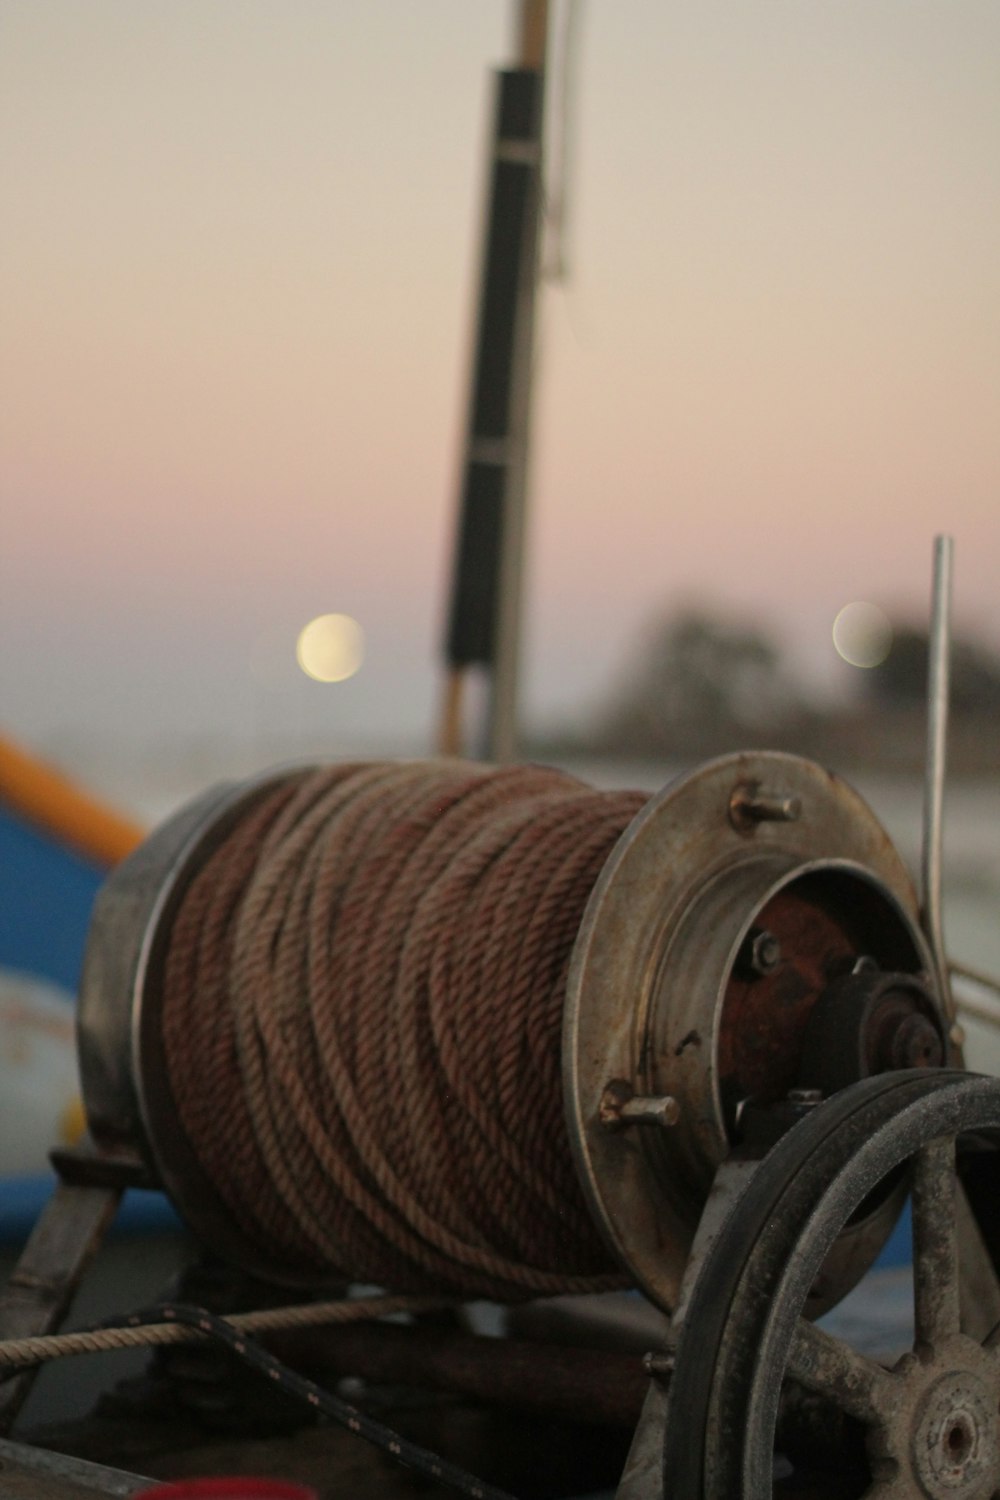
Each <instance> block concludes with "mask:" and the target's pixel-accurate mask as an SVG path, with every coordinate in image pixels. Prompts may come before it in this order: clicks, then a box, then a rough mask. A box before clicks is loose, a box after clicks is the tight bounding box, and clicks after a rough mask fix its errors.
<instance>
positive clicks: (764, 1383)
mask: <svg viewBox="0 0 1000 1500" xmlns="http://www.w3.org/2000/svg"><path fill="white" fill-rule="evenodd" d="M998 1142H1000V1082H998V1081H997V1080H994V1079H988V1078H980V1077H976V1076H973V1075H969V1074H959V1073H936V1074H934V1075H930V1076H929V1075H928V1074H927V1073H923V1074H915V1073H898V1074H892V1075H887V1076H885V1077H881V1078H874V1079H868V1080H865V1081H864V1082H863V1083H860V1084H856V1085H854V1086H853V1087H851V1088H849V1089H845V1090H844V1091H843V1092H842V1093H841V1094H839V1095H837V1096H835V1097H834V1098H833V1099H832V1100H830V1101H829V1102H828V1103H827V1104H825V1105H823V1106H820V1107H819V1108H817V1109H816V1110H815V1111H813V1113H812V1114H811V1115H809V1116H808V1117H807V1118H806V1119H804V1120H803V1121H802V1122H801V1123H800V1124H798V1125H796V1126H795V1127H794V1128H793V1129H792V1130H791V1131H789V1133H788V1134H787V1135H786V1136H785V1137H784V1139H783V1140H782V1141H781V1142H780V1143H779V1144H778V1145H777V1146H776V1147H775V1148H774V1149H773V1150H772V1151H771V1152H770V1153H769V1155H768V1156H767V1157H766V1158H765V1160H764V1161H763V1162H762V1163H761V1165H760V1167H759V1168H758V1169H757V1171H756V1173H755V1174H754V1176H753V1178H752V1179H751V1181H750V1182H749V1184H748V1186H747V1188H746V1190H745V1192H744V1193H743V1195H742V1196H741V1198H740V1200H739V1201H738V1203H737V1205H736V1207H735V1209H734V1211H733V1212H732V1213H731V1215H730V1217H729V1219H728V1220H727V1222H726V1224H725V1225H724V1227H723V1229H722V1230H721V1232H720V1234H719V1236H718V1238H717V1240H716V1241H715V1243H714V1245H713V1246H712V1247H711V1248H710V1250H709V1251H708V1253H707V1255H706V1258H705V1262H704V1264H703V1266H702V1268H701V1270H700V1272H699V1275H698V1279H697V1281H696V1283H695V1286H694V1289H693V1292H692V1296H691V1300H690V1303H689V1306H688V1308H687V1310H686V1313H685V1316H684V1319H683V1327H682V1330H681V1333H680V1337H679V1343H678V1348H677V1356H676V1367H675V1371H674V1376H673V1379H672V1381H671V1391H670V1400H669V1403H668V1410H667V1416H666V1423H665V1451H664V1474H665V1476H669V1478H667V1479H666V1480H665V1493H666V1495H667V1496H669V1497H671V1500H737V1497H740V1500H770V1497H771V1496H772V1494H775V1495H777V1494H781V1493H783V1492H784V1491H783V1488H782V1485H783V1481H782V1480H781V1479H780V1478H778V1479H776V1478H775V1475H777V1474H780V1473H781V1472H782V1469H783V1468H788V1467H790V1466H788V1465H787V1464H785V1463H784V1462H783V1461H780V1462H778V1463H777V1464H776V1452H777V1450H778V1449H780V1448H781V1447H783V1446H785V1445H784V1443H783V1439H782V1425H781V1424H782V1421H783V1420H784V1418H785V1417H786V1416H787V1415H788V1414H789V1413H790V1414H791V1417H792V1419H793V1420H794V1419H795V1417H796V1415H798V1416H799V1417H801V1413H802V1411H803V1409H806V1410H808V1411H810V1416H811V1420H812V1422H813V1428H814V1431H813V1438H815V1429H816V1426H817V1424H818V1426H819V1427H820V1428H821V1429H824V1430H825V1438H826V1441H825V1442H823V1441H820V1442H819V1443H816V1442H815V1441H813V1442H812V1453H813V1457H814V1459H815V1458H816V1456H817V1454H820V1455H822V1454H823V1453H824V1451H825V1462H826V1463H827V1464H828V1466H829V1467H830V1471H831V1472H828V1473H827V1475H826V1476H825V1478H826V1480H830V1479H831V1478H836V1493H837V1494H838V1495H839V1496H840V1497H841V1500H860V1497H862V1496H864V1497H865V1500H910V1497H926V1500H992V1497H993V1496H994V1495H995V1494H997V1493H1000V1416H998V1410H1000V1333H995V1332H993V1331H991V1329H992V1327H993V1325H994V1324H996V1323H997V1321H998V1320H1000V1286H998V1283H997V1277H996V1273H995V1270H994V1268H993V1264H992V1260H991V1258H990V1257H989V1255H988V1254H987V1253H986V1252H985V1247H984V1246H983V1243H982V1240H981V1237H980V1235H979V1231H978V1228H977V1225H976V1222H975V1217H974V1216H975V1210H976V1206H977V1202H976V1195H984V1194H985V1195H987V1196H989V1195H994V1196H995V1194H996V1190H997V1188H998V1187H1000V1154H998V1153H997V1143H998ZM967 1148H968V1149H974V1152H975V1161H976V1171H975V1173H973V1174H972V1176H971V1178H970V1182H974V1184H975V1185H974V1187H973V1188H971V1189H970V1190H971V1191H972V1192H973V1194H974V1197H973V1201H972V1204H971V1207H972V1211H973V1212H972V1214H971V1215H970V1214H968V1213H967V1212H966V1207H967V1205H966V1203H965V1198H964V1191H965V1190H964V1188H963V1186H962V1182H961V1180H960V1173H961V1162H962V1159H963V1153H964V1151H965V1150H966V1149H967ZM901 1173H906V1174H907V1176H908V1179H909V1182H910V1190H911V1197H912V1207H913V1278H914V1329H915V1335H914V1341H913V1348H912V1350H910V1351H909V1352H907V1353H906V1354H904V1355H903V1357H902V1358H901V1359H899V1360H898V1361H897V1362H896V1363H895V1364H894V1365H893V1366H892V1367H891V1368H888V1367H886V1366H885V1365H883V1364H880V1363H879V1362H877V1361H876V1360H874V1359H872V1358H870V1357H869V1356H868V1355H866V1354H863V1353H861V1352H859V1351H858V1350H856V1349H854V1348H853V1347H851V1345H850V1344H848V1343H847V1342H845V1341H844V1340H842V1339H840V1338H837V1337H834V1336H832V1335H831V1334H830V1333H828V1332H826V1331H825V1330H824V1329H823V1328H821V1327H818V1326H816V1325H815V1324H813V1323H811V1322H809V1321H808V1320H807V1319H806V1318H805V1317H803V1316H802V1313H803V1309H804V1307H805V1306H806V1303H807V1298H808V1295H809V1292H810V1289H811V1288H812V1287H813V1285H814V1283H815V1280H816V1278H817V1277H818V1276H820V1275H821V1273H822V1266H823V1261H824V1259H825V1257H826V1255H827V1253H828V1251H829V1250H830V1248H831V1246H832V1245H833V1244H834V1242H835V1240H836V1238H837V1236H838V1234H839V1233H840V1231H841V1230H842V1228H843V1226H844V1225H845V1224H846V1223H848V1222H849V1221H850V1219H851V1218H852V1216H854V1215H856V1214H858V1213H859V1212H860V1211H863V1210H864V1208H865V1205H866V1204H868V1203H870V1201H871V1200H872V1198H873V1195H878V1194H879V1193H880V1192H885V1191H886V1190H887V1187H888V1185H890V1184H895V1183H897V1182H898V1180H899V1177H900V1174H901ZM973 1262H975V1263H976V1264H975V1267H974V1269H975V1271H976V1274H977V1276H978V1278H979V1279H978V1282H977V1286H976V1294H975V1301H974V1302H973V1300H972V1298H971V1297H969V1296H968V1295H965V1292H964V1288H965V1285H966V1273H967V1272H968V1271H969V1270H970V1269H971V1268H972V1263H973ZM776 1433H777V1434H778V1437H777V1439H776ZM776 1443H777V1447H776ZM822 1461H824V1460H823V1459H821V1462H822ZM808 1483H809V1480H808V1479H807V1478H806V1476H804V1475H803V1474H802V1473H798V1474H795V1475H792V1476H791V1477H790V1478H789V1480H788V1486H789V1487H788V1489H787V1492H788V1493H795V1494H796V1495H799V1494H806V1493H809V1489H808ZM823 1485H824V1476H823V1475H822V1474H821V1475H819V1477H818V1482H817V1489H818V1491H820V1492H822V1493H824V1494H825V1493H828V1492H831V1491H829V1490H828V1489H824V1488H823Z"/></svg>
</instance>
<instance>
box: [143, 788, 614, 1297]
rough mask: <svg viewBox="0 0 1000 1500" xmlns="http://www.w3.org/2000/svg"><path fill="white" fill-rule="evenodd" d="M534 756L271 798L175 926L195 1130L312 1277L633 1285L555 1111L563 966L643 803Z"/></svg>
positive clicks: (206, 1160)
mask: <svg viewBox="0 0 1000 1500" xmlns="http://www.w3.org/2000/svg"><path fill="white" fill-rule="evenodd" d="M642 801H643V798H642V796H641V795H640V794H639V793H602V792H596V791H594V790H592V789H591V788H589V787H586V786H584V785H583V784H582V783H580V782H579V781H577V780H575V779H574V778H572V777H569V776H566V775H563V774H562V773H559V772H556V771H551V770H545V769H541V768H536V767H506V768H503V769H498V770H497V769H494V770H483V769H482V768H481V767H475V766H469V765H464V764H461V763H457V762H451V763H449V762H428V763H416V764H408V765H395V764H365V765H346V766H339V767H335V768H332V769H325V770H321V771H306V772H300V773H296V774H295V775H293V776H292V777H290V778H284V779H282V780H281V781H278V782H276V783H275V784H274V785H273V786H272V787H270V788H268V789H267V790H266V791H265V792H264V793H263V794H262V795H261V796H260V797H259V799H258V800H257V801H256V802H255V803H254V805H253V807H252V809H251V811H250V812H249V813H248V814H247V815H245V816H244V817H243V818H242V819H241V820H240V821H239V822H238V823H237V825H236V826H235V827H234V828H233V829H232V831H231V832H230V833H229V834H228V836H227V837H226V838H225V839H224V840H223V841H222V842H221V843H220V845H219V846H218V847H217V848H216V849H215V850H214V852H213V853H212V854H211V855H210V856H209V857H208V859H207V860H206V862H205V864H204V865H203V867H202V868H201V870H200V871H199V873H198V875H197V876H196V877H195V879H194V880H193V882H192V884H191V886H190V887H189V889H188V891H187V893H186V895H185V897H184V900H183V902H182V904H181V906H180V909H179V912H178V914H177V916H176V918H175V921H174V924H173V927H172V930H171V934H170V940H169V946H168V951H167V956H166V962H165V975H164V1008H163V1034H164V1047H165V1052H166V1056H167V1065H168V1074H169V1080H170V1085H171V1089H172V1092H173V1094H174V1098H175V1102H176V1105H177V1111H178V1116H179V1120H180V1123H181V1126H182V1127H183V1130H184V1132H185V1133H186V1135H187V1137H188V1139H189V1140H190V1142H191V1144H192V1146H193V1147H194V1149H195V1152H196V1154H197V1156H198V1159H199V1161H200V1163H201V1165H202V1167H203V1169H204V1171H205V1172H206V1174H207V1176H208V1177H209V1179H210V1180H211V1182H212V1183H213V1184H214V1186H215V1188H216V1190H217V1192H218V1193H219V1195H220V1196H221V1198H222V1199H223V1201H224V1202H225V1204H226V1205H227V1207H228V1209H229V1210H230V1212H231V1213H232V1214H233V1217H234V1219H235V1220H236V1222H237V1223H238V1225H239V1226H240V1228H241V1229H242V1230H243V1232H244V1233H245V1234H246V1235H247V1236H248V1237H249V1238H250V1239H251V1240H252V1241H253V1243H254V1244H255V1245H256V1246H257V1247H258V1248H259V1249H260V1250H262V1251H263V1253H264V1254H265V1255H266V1256H267V1258H268V1259H269V1260H270V1261H272V1263H274V1264H276V1265H279V1266H285V1267H287V1269H288V1270H289V1271H290V1272H292V1271H294V1273H295V1274H296V1275H303V1274H305V1275H307V1276H312V1277H315V1278H316V1279H318V1280H324V1279H331V1278H334V1277H337V1276H348V1277H351V1278H354V1279H356V1280H364V1281H369V1282H372V1283H375V1284H377V1285H380V1286H386V1287H391V1288H393V1289H395V1290H412V1291H424V1290H428V1289H433V1290H435V1291H439V1292H440V1291H443V1290H448V1291H453V1292H457V1293H460V1294H462V1295H464V1296H487V1297H493V1298H512V1297H519V1296H525V1295H531V1294H554V1293H558V1292H565V1291H579V1290H589V1289H593V1288H596V1287H597V1286H607V1285H610V1284H613V1283H618V1282H619V1281H620V1278H619V1277H618V1276H617V1275H616V1274H615V1271H614V1266H613V1263H612V1261H611V1259H610V1255H609V1252H608V1251H607V1250H606V1248H605V1247H604V1245H603V1243H602V1242H601V1241H600V1239H599V1238H598V1236H597V1234H596V1231H595V1230H594V1228H593V1226H592V1223H591V1220H590V1218H589V1216H588V1213H587V1211H586V1207H585V1205H584V1203H583V1200H582V1196H581V1193H580V1189H579V1186H578V1183H577V1180H576V1175H575V1171H574V1167H573V1163H572V1158H571V1154H570V1149H569V1143H568V1139H567V1133H566V1127H565V1124H564V1120H563V1104H562V1085H561V1077H560V1071H561V1070H560V1036H561V1027H562V1009H563V1000H564V994H565V984H566V969H567V965H568V962H569V956H570V952H571V949H572V945H573V941H574V939H575V937H576V934H577V931H578V929H579V925H580V920H581V917H582V913H583V908H584V906H585V904H586V901H587V898H588V896H589V894H590V892H591V890H592V888H593V885H594V882H595V881H596V879H597V876H598V875H599V873H600V871H601V868H602V866H603V865H604V863H605V860H606V859H607V857H608V855H609V853H610V851H611V849H612V847H613V845H614V843H615V842H616V840H617V839H618V837H619V835H620V834H621V833H622V831H623V830H624V828H625V827H626V826H627V824H628V823H629V822H630V821H631V819H632V817H634V815H635V814H636V812H637V811H638V810H639V808H640V807H641V805H642Z"/></svg>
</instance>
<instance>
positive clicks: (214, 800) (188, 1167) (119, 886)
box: [77, 766, 305, 1281]
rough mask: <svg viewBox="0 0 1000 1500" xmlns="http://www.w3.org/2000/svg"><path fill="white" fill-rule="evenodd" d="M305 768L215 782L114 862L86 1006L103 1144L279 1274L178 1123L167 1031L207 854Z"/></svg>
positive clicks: (95, 928) (222, 1240)
mask: <svg viewBox="0 0 1000 1500" xmlns="http://www.w3.org/2000/svg"><path fill="white" fill-rule="evenodd" d="M303 769H305V768H304V767H301V766H299V767H291V768H288V769H286V770H283V771H279V772H269V773H266V774H264V775H262V776H259V777H255V778H253V779H251V780H248V781H244V782H238V783H224V784H222V785H220V786H216V787H213V788H211V789H210V790H209V791H207V792H205V793H204V794H203V795H202V796H201V797H199V798H197V799H196V800H195V801H194V802H192V803H190V804H188V805H187V806H185V807H184V808H182V809H181V810H180V811H179V812H177V813H175V814H174V816H173V817H171V818H168V819H167V821H166V822H165V823H163V824H162V825H161V826H160V827H159V828H157V829H156V831H155V832H154V833H153V834H152V835H151V836H150V837H149V838H148V839H147V840H146V841H145V843H143V844H142V845H140V847H139V848H138V849H136V850H135V852H134V853H133V854H131V855H129V857H128V858H127V859H125V860H123V861H122V863H121V864H120V865H118V866H117V867H116V868H115V869H114V870H113V871H112V873H111V875H110V876H109V877H108V879H107V881H106V882H105V884H104V885H103V886H102V888H101V890H100V892H99V893H98V897H97V901H96V903H95V906H94V912H93V916H92V918H91V924H90V931H89V934H88V938H87V949H86V953H85V956H84V965H83V975H82V979H81V984H80V1000H79V1006H78V1010H77V1051H78V1056H79V1062H80V1077H81V1084H82V1089H83V1099H84V1105H85V1108H86V1113H87V1123H88V1126H89V1128H90V1131H91V1134H92V1135H93V1137H94V1140H95V1142H96V1143H97V1145H98V1146H99V1147H100V1148H101V1149H103V1150H104V1151H110V1152H121V1151H125V1152H127V1153H134V1154H137V1155H138V1156H139V1157H140V1158H141V1159H142V1161H143V1162H145V1163H146V1165H147V1166H148V1167H149V1169H150V1170H151V1172H152V1174H153V1176H154V1178H155V1180H156V1181H157V1182H159V1183H160V1184H161V1185H162V1186H163V1188H164V1189H165V1191H166V1192H167V1194H168V1195H169V1197H170V1198H171V1200H172V1201H173V1203H174V1204H175V1206H176V1207H177V1209H178V1211H179V1212H180V1214H181V1216H182V1218H184V1219H185V1220H186V1222H187V1223H188V1224H189V1225H190V1227H191V1228H192V1229H193V1230H194V1232H195V1233H196V1234H197V1235H199V1237H200V1238H201V1239H202V1240H203V1241H204V1242H205V1243H206V1244H208V1245H211V1246H212V1248H213V1249H214V1250H216V1251H217V1253H218V1254H220V1255H223V1256H226V1257H227V1258H229V1259H231V1260H233V1261H234V1262H236V1263H238V1264H239V1265H241V1266H243V1267H245V1268H246V1269H247V1270H250V1271H252V1272H255V1273H257V1274H260V1275H262V1276H269V1277H271V1278H275V1277H281V1268H280V1267H275V1266H274V1265H272V1264H271V1263H270V1262H267V1263H265V1262H264V1261H262V1259H261V1257H260V1253H259V1251H258V1250H257V1249H256V1247H255V1246H254V1245H253V1244H252V1243H251V1242H250V1241H249V1240H247V1239H246V1238H245V1236H243V1235H242V1234H241V1233H240V1232H239V1230H238V1228H237V1227H236V1226H235V1224H234V1222H233V1217H232V1214H231V1213H229V1212H228V1211H227V1209H226V1208H225V1206H224V1205H223V1204H222V1202H221V1200H220V1198H219V1196H218V1194H217V1192H216V1189H215V1188H214V1186H213V1184H212V1183H211V1182H210V1181H209V1179H208V1177H207V1176H206V1174H205V1172H204V1171H203V1169H202V1167H201V1165H200V1163H199V1161H198V1158H197V1156H196V1155H195V1153H194V1151H193V1149H192V1147H191V1146H190V1144H189V1143H188V1140H187V1137H186V1136H185V1134H184V1132H183V1130H182V1129H181V1127H180V1125H179V1122H178V1115H177V1108H176V1105H175V1103H174V1099H173V1095H172V1093H171V1090H170V1083H169V1079H168V1073H167V1065H166V1057H165V1054H164V1045H163V1035H162V1019H161V1018H162V1004H163V957H164V953H165V950H166V945H167V943H168V940H169V935H170V930H171V926H172V923H173V919H174V916H175V914H176V912H177V909H178V907H179V905H180V903H181V901H182V900H183V897H184V895H185V893H186V891H187V890H188V888H189V886H190V884H191V881H192V880H193V879H194V878H195V876H196V875H197V874H198V872H199V870H200V869H201V868H202V867H203V865H204V863H205V861H206V860H207V859H208V858H209V856H210V855H211V854H212V853H213V852H214V850H215V849H216V848H217V847H218V846H219V844H220V843H221V842H222V840H223V839H224V838H225V837H226V836H227V834H228V833H229V832H230V831H231V830H232V828H233V826H234V825H235V824H236V823H237V822H238V821H239V820H240V819H242V818H244V817H245V816H246V815H247V814H248V813H249V811H250V810H251V808H252V807H253V806H254V804H255V803H256V802H257V801H258V800H259V799H260V798H261V797H263V796H265V795H268V794H269V793H273V792H274V790H275V789H276V788H277V787H279V786H280V785H281V784H282V782H283V781H285V780H287V779H288V778H289V777H290V776H292V775H296V774H299V773H300V772H301V771H302V770H303ZM284 1279H286V1280H289V1281H291V1280H292V1278H289V1277H287V1276H286V1277H285V1278H284Z"/></svg>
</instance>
